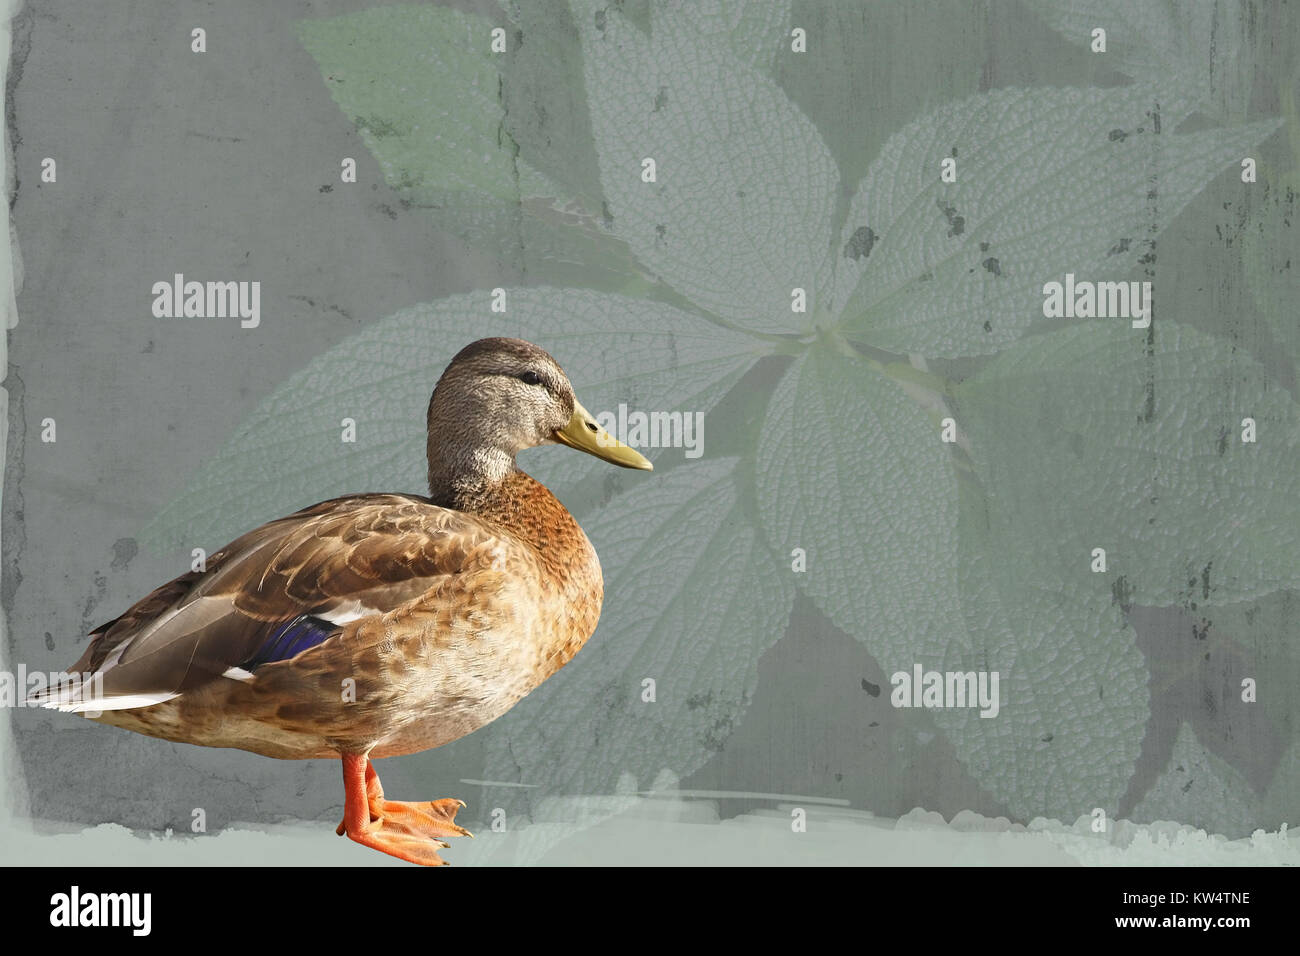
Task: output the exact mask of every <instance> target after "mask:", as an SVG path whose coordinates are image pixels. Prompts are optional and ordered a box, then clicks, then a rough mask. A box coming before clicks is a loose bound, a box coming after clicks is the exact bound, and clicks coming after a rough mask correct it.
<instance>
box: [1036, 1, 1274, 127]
mask: <svg viewBox="0 0 1300 956" xmlns="http://www.w3.org/2000/svg"><path fill="white" fill-rule="evenodd" d="M1027 2H1028V4H1029V7H1030V9H1032V10H1033V11H1034V12H1035V13H1037V14H1038V15H1039V16H1040V17H1042V18H1043V20H1045V21H1046V22H1047V23H1048V24H1050V25H1051V26H1052V27H1053V28H1054V29H1055V30H1057V31H1058V32H1059V33H1060V34H1061V36H1063V37H1064V38H1065V39H1066V40H1068V41H1070V42H1071V43H1074V44H1076V45H1079V46H1087V47H1088V48H1089V49H1091V47H1092V44H1093V36H1092V33H1093V30H1095V29H1097V28H1099V27H1100V28H1102V29H1104V30H1105V31H1106V51H1105V53H1102V54H1097V55H1098V56H1101V57H1104V58H1105V63H1106V65H1107V66H1112V67H1114V68H1116V69H1119V70H1122V71H1123V72H1125V73H1127V74H1128V75H1129V76H1132V77H1133V78H1135V79H1137V80H1139V81H1141V82H1144V83H1147V84H1151V85H1157V84H1158V85H1159V86H1160V88H1161V92H1162V94H1163V95H1164V96H1165V97H1166V98H1167V99H1168V100H1169V102H1168V105H1170V106H1173V105H1174V103H1173V99H1177V100H1179V101H1182V102H1185V103H1186V104H1188V106H1189V107H1190V106H1193V105H1199V106H1201V107H1203V108H1209V109H1210V110H1212V111H1213V112H1214V113H1215V114H1216V115H1219V116H1228V117H1236V116H1240V115H1241V114H1243V113H1244V112H1245V111H1246V109H1247V107H1248V106H1249V105H1250V92H1251V83H1252V80H1253V70H1254V66H1255V63H1254V54H1253V49H1254V47H1255V45H1256V44H1255V41H1254V40H1253V38H1251V37H1250V34H1251V33H1253V32H1254V31H1255V30H1257V29H1259V26H1260V25H1259V24H1258V17H1259V13H1260V11H1258V10H1249V11H1248V10H1247V8H1246V5H1245V4H1243V3H1242V2H1241V0H1215V2H1214V3H1172V2H1169V0H1027ZM1265 12H1267V11H1265Z"/></svg>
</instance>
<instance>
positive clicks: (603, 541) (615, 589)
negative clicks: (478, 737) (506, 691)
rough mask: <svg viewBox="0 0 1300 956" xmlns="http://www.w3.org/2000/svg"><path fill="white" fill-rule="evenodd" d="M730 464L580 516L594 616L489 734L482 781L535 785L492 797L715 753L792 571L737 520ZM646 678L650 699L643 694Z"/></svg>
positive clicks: (632, 492)
mask: <svg viewBox="0 0 1300 956" xmlns="http://www.w3.org/2000/svg"><path fill="white" fill-rule="evenodd" d="M736 462H737V460H736V459H718V460H714V461H701V462H698V463H693V464H690V465H688V466H683V467H681V468H675V469H672V470H671V471H669V472H666V473H664V474H659V473H655V474H653V475H644V474H641V475H637V476H635V477H636V478H637V479H638V480H637V481H635V482H633V483H629V484H628V486H627V487H626V488H625V490H624V491H623V492H621V493H620V494H617V495H615V496H613V497H612V498H611V499H610V500H609V501H608V502H606V503H605V504H604V505H602V506H601V507H599V508H597V509H596V510H594V511H593V512H590V513H588V514H587V515H585V516H584V517H583V520H582V525H583V528H584V529H585V531H586V532H587V536H588V537H589V538H590V539H591V542H592V544H593V545H594V546H595V548H596V552H597V554H599V555H600V562H601V566H602V568H603V569H604V575H605V605H604V608H603V610H602V611H601V618H600V624H599V626H598V627H597V629H596V633H595V635H594V636H593V637H592V638H591V640H590V642H589V643H588V645H587V646H586V647H584V648H583V649H582V650H581V651H580V652H579V653H578V655H577V656H576V657H575V658H574V659H573V660H572V661H570V662H569V663H568V664H567V665H566V666H565V667H564V669H563V670H561V671H560V672H559V673H558V674H556V675H555V676H553V677H552V678H551V679H550V680H548V681H547V682H546V683H544V684H543V685H542V686H541V687H539V688H538V689H537V690H535V691H533V692H532V693H531V694H530V695H529V696H528V697H526V698H524V699H523V700H522V701H520V702H519V703H518V704H517V705H516V706H515V707H514V709H513V710H511V711H510V712H509V713H508V714H507V715H505V716H504V717H502V718H501V719H500V720H498V721H497V722H496V723H494V724H492V725H491V727H490V728H489V729H488V730H487V731H486V733H487V734H488V741H487V744H486V753H487V757H486V768H485V773H486V774H487V776H488V778H489V779H491V780H497V781H517V782H519V783H523V784H528V785H532V787H533V788H534V789H531V790H525V791H520V790H511V791H509V792H508V793H501V794H497V793H493V794H492V797H493V798H499V799H501V800H505V801H513V802H514V804H515V805H516V806H518V802H519V801H525V800H526V801H529V803H528V806H529V808H530V809H531V810H535V809H536V806H537V801H540V800H544V799H546V798H548V797H550V796H554V795H556V794H614V793H616V792H627V791H628V790H630V789H632V788H636V789H649V788H651V787H652V786H653V785H655V783H656V780H657V779H662V777H663V775H664V774H665V772H667V774H668V775H675V776H677V777H682V776H685V775H686V774H689V773H691V772H692V771H694V770H696V769H698V768H699V767H701V766H702V765H703V764H704V763H705V762H707V761H708V760H709V759H710V758H711V757H712V756H713V755H714V754H715V753H716V752H717V751H718V750H720V749H721V748H722V745H723V743H724V742H725V740H726V739H727V737H728V735H729V734H730V732H731V729H732V727H734V726H735V724H736V723H737V722H738V721H739V719H740V717H741V715H742V714H743V713H744V710H745V708H746V706H747V705H748V703H749V700H750V698H751V697H752V695H753V693H754V689H755V686H756V684H757V680H758V661H759V658H760V657H761V656H762V655H763V653H764V652H765V651H766V650H767V649H768V648H770V647H771V646H772V645H773V644H775V643H776V641H777V640H778V639H779V638H780V637H781V635H782V634H783V633H784V632H785V627H786V623H787V621H788V619H789V615H790V610H791V607H792V606H793V602H794V582H793V577H794V576H793V575H792V574H791V573H790V572H789V571H788V569H786V568H785V566H784V565H780V564H777V563H774V562H773V560H772V559H771V557H770V556H769V555H768V554H767V552H766V551H765V549H764V548H763V547H762V545H761V543H760V540H759V534H758V530H757V528H756V527H754V524H753V522H752V520H751V519H750V518H748V517H747V516H746V513H745V509H744V507H743V504H742V499H741V497H740V494H739V490H738V488H737V475H736V474H735V466H736ZM647 678H650V679H653V680H654V681H655V700H654V702H646V701H643V699H642V694H643V690H644V687H643V684H642V682H643V681H644V680H646V679H647ZM500 805H502V806H505V805H506V804H505V803H502V804H500ZM516 812H517V811H516ZM597 819H599V814H593V815H592V816H590V817H588V818H587V820H586V821H585V823H586V824H588V825H589V824H590V823H592V822H595V821H596V820H597Z"/></svg>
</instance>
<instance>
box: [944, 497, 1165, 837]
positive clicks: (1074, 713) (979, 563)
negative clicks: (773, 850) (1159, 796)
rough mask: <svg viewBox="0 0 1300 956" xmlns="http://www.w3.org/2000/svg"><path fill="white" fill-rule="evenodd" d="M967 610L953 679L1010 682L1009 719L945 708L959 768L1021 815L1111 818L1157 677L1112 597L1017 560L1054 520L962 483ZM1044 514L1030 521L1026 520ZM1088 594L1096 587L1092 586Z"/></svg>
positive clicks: (950, 665) (950, 663) (1005, 697)
mask: <svg viewBox="0 0 1300 956" xmlns="http://www.w3.org/2000/svg"><path fill="white" fill-rule="evenodd" d="M960 497H961V520H960V549H961V550H960V561H961V570H960V582H961V608H962V615H963V618H964V623H965V627H966V631H967V634H968V640H969V641H970V647H969V648H968V649H967V650H966V652H965V653H964V655H961V656H956V655H952V656H949V657H947V658H945V659H944V662H943V664H942V666H940V667H937V668H936V669H942V670H957V671H970V670H976V671H978V670H988V671H997V672H998V675H999V698H1000V709H999V712H998V714H997V716H996V717H981V716H980V715H979V711H978V710H976V709H959V708H952V709H945V710H934V711H931V713H933V714H934V718H935V722H936V723H937V724H938V725H939V726H940V727H942V728H943V730H944V732H945V733H946V734H947V736H948V739H949V741H950V742H951V743H952V746H953V749H954V750H955V751H956V753H957V756H958V758H959V759H960V760H961V761H962V763H963V764H965V765H966V767H967V768H968V769H969V770H970V772H971V774H972V775H973V776H974V777H975V778H976V779H978V780H979V781H980V783H981V784H982V785H983V786H984V787H985V789H987V790H988V791H989V792H990V793H992V794H993V795H994V796H995V797H996V798H997V799H998V800H1001V801H1002V802H1003V803H1005V804H1006V806H1007V807H1008V808H1009V809H1010V811H1011V812H1012V814H1014V815H1015V816H1016V817H1018V818H1020V819H1023V820H1029V819H1032V818H1033V817H1036V816H1045V817H1051V818H1055V819H1058V820H1067V821H1069V820H1074V819H1077V818H1078V817H1079V816H1080V815H1082V814H1086V813H1089V812H1091V811H1092V809H1093V808H1094V807H1099V806H1100V807H1103V808H1105V809H1106V811H1107V813H1108V814H1109V815H1111V816H1112V817H1113V816H1114V815H1115V812H1116V810H1117V809H1118V806H1119V802H1120V799H1121V798H1122V797H1123V795H1124V793H1125V791H1126V790H1127V788H1128V783H1129V779H1130V778H1131V777H1132V775H1133V769H1134V766H1135V763H1136V761H1137V758H1138V754H1139V752H1140V750H1141V744H1142V739H1143V734H1144V731H1145V728H1146V722H1147V718H1148V716H1149V713H1150V705H1149V701H1150V693H1149V691H1148V689H1147V679H1148V674H1147V668H1146V662H1145V660H1144V659H1143V656H1142V652H1141V650H1140V649H1139V648H1138V645H1137V639H1136V635H1135V634H1134V632H1133V629H1132V628H1131V627H1130V626H1129V625H1128V623H1127V622H1126V621H1125V620H1124V615H1123V612H1122V610H1121V609H1120V607H1119V606H1118V605H1117V604H1115V603H1113V602H1112V600H1111V595H1110V592H1109V590H1107V589H1105V588H1094V589H1092V590H1089V589H1088V588H1086V587H1084V586H1081V585H1080V584H1078V583H1070V582H1063V581H1061V580H1060V579H1058V578H1056V577H1054V576H1053V575H1052V574H1051V573H1050V569H1046V568H1036V567H1033V566H1025V565H1022V564H1021V563H1020V562H1018V561H1015V560H1013V559H1012V557H1013V555H1014V553H1015V550H1016V549H1017V548H1019V547H1020V543H1021V541H1022V540H1023V538H1024V537H1025V535H1027V534H1050V533H1052V527H1051V523H1050V520H1049V521H1048V522H1047V523H1043V522H1041V521H1039V522H1034V523H1030V521H1028V520H1025V519H1022V518H1020V517H1015V518H1010V519H1008V518H1007V517H1006V516H1005V515H1000V514H997V513H996V512H993V511H991V510H989V509H986V507H985V504H986V502H985V499H984V497H983V496H982V495H981V494H980V493H979V492H978V491H977V490H976V489H975V488H973V486H972V484H971V482H969V481H963V482H962V483H961V496H960ZM1033 517H1044V516H1038V515H1034V516H1027V518H1033ZM1085 584H1086V582H1085Z"/></svg>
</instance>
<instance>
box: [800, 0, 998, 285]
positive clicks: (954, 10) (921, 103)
mask: <svg viewBox="0 0 1300 956" xmlns="http://www.w3.org/2000/svg"><path fill="white" fill-rule="evenodd" d="M886 9H888V11H889V12H888V13H886V12H885V11H886ZM993 19H994V18H992V17H990V11H989V7H988V5H986V4H977V3H971V2H970V0H926V2H925V3H913V4H908V5H907V7H906V8H904V7H902V6H901V5H898V4H894V5H892V8H884V7H883V5H881V4H872V3H827V2H826V0H795V2H794V5H793V12H792V14H791V17H790V23H791V25H792V26H799V27H801V28H803V29H804V30H806V31H807V33H808V49H809V52H808V53H806V54H796V53H792V52H790V49H789V44H788V43H787V45H786V46H785V48H784V51H783V54H782V56H781V57H779V59H778V60H777V62H776V67H775V75H776V78H777V81H778V82H779V83H780V84H781V88H782V89H783V90H785V91H786V93H787V94H788V95H789V97H790V98H791V100H793V101H794V102H795V103H796V104H797V105H798V106H799V108H800V109H802V110H803V111H804V112H805V113H807V115H808V117H809V119H811V120H812V122H813V124H814V125H815V126H816V127H817V129H818V131H819V132H820V133H821V136H822V139H823V140H825V142H826V145H827V148H829V149H830V151H831V155H833V156H834V157H835V159H836V161H837V163H838V165H839V169H840V181H841V182H842V183H845V184H848V185H849V186H852V185H853V184H854V183H859V182H861V181H862V177H863V176H865V175H866V172H867V169H868V168H869V167H870V165H871V161H872V160H873V159H875V158H876V156H878V155H879V154H880V150H881V149H882V148H883V147H884V145H885V142H886V140H887V139H888V137H889V134H890V133H892V132H894V131H895V130H897V129H899V128H901V127H902V126H903V125H905V124H906V123H908V122H910V121H911V120H912V119H914V118H915V117H917V116H920V115H922V114H924V113H928V112H929V111H930V110H933V109H936V108H938V107H939V106H941V105H943V104H944V103H947V102H950V101H952V100H954V99H959V98H961V97H965V96H969V95H970V94H972V93H975V92H977V91H979V90H980V89H981V82H983V83H984V85H985V86H987V74H986V70H987V68H988V66H989V62H990V56H991V53H990V51H991V49H992V44H991V42H990V39H989V37H990V33H991V32H992V30H993V29H994V28H993V27H991V26H990V22H991V20H993ZM917 51H924V53H923V55H921V56H918V55H917ZM937 64H940V65H939V66H936V65H937ZM842 214H843V211H842V210H841V215H842ZM836 224H837V225H838V224H839V223H838V221H837V223H836ZM837 235H838V233H837ZM841 301H843V300H841Z"/></svg>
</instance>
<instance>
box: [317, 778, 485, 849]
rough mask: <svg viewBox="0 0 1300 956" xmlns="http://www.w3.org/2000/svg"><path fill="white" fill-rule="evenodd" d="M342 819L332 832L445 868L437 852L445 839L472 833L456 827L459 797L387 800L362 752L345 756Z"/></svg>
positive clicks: (459, 806) (444, 845) (366, 844)
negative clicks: (407, 800) (425, 799)
mask: <svg viewBox="0 0 1300 956" xmlns="http://www.w3.org/2000/svg"><path fill="white" fill-rule="evenodd" d="M343 793H344V804H343V822H342V823H340V824H339V826H338V829H337V830H336V831H335V832H336V833H338V835H339V836H343V835H344V834H345V833H346V834H347V835H348V836H349V837H350V838H352V839H353V840H356V841H357V842H358V843H361V844H363V845H365V846H368V847H371V848H373V849H376V850H379V851H380V852H381V853H387V854H389V855H390V856H395V857H397V858H398V859H399V860H406V861H408V862H410V863H420V864H422V865H424V866H446V865H447V861H446V860H444V859H443V858H442V857H440V856H438V850H440V849H442V850H445V849H447V846H448V844H446V843H444V842H443V840H444V839H447V838H449V837H457V836H467V837H472V836H473V835H474V834H472V833H470V832H469V831H468V830H466V829H465V828H464V827H461V826H457V825H456V811H457V810H459V809H460V808H461V807H463V806H464V805H465V804H464V802H462V801H460V800H452V799H446V800H434V801H431V802H427V803H403V802H401V801H398V800H385V799H384V788H383V787H382V786H380V784H379V774H377V773H375V768H374V765H373V764H372V763H371V762H370V759H369V758H368V757H366V756H365V755H364V754H344V755H343Z"/></svg>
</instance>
